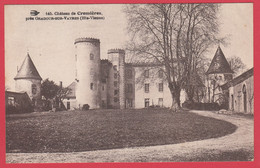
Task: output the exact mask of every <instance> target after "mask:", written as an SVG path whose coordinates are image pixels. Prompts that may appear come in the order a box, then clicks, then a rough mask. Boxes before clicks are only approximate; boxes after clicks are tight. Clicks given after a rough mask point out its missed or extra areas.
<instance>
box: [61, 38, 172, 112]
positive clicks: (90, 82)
mask: <svg viewBox="0 0 260 168" xmlns="http://www.w3.org/2000/svg"><path fill="white" fill-rule="evenodd" d="M74 45H75V50H76V54H75V64H76V72H75V81H74V82H72V84H71V85H70V86H69V88H71V90H72V92H71V94H69V95H68V96H67V99H65V100H64V101H63V103H64V105H65V107H66V108H67V109H74V108H79V109H80V108H82V107H83V105H84V104H88V105H89V106H90V108H91V109H96V108H120V109H124V108H143V107H149V106H151V105H158V106H169V107H170V105H171V94H170V91H169V89H167V85H166V82H163V79H162V76H163V74H162V73H161V72H159V70H158V69H157V70H153V69H151V68H150V67H151V66H154V65H151V64H150V65H149V64H146V65H145V67H144V65H140V64H130V63H126V62H125V51H124V50H122V49H110V50H108V52H107V57H108V59H104V60H101V59H100V41H99V39H94V38H78V39H76V40H75V42H74ZM143 68H144V69H145V71H143ZM154 71H156V72H157V71H158V80H156V81H154V80H153V79H152V78H150V77H149V74H150V75H151V74H152V73H156V72H154ZM143 72H145V73H143ZM140 75H144V79H145V81H144V83H142V84H138V82H137V81H136V80H137V77H138V76H140ZM139 85H141V87H139ZM142 85H143V87H142Z"/></svg>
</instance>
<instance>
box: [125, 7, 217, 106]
mask: <svg viewBox="0 0 260 168" xmlns="http://www.w3.org/2000/svg"><path fill="white" fill-rule="evenodd" d="M218 8H219V5H217V4H131V5H126V7H125V10H124V11H125V13H126V14H127V19H128V31H129V33H130V34H131V41H130V45H129V46H128V49H129V51H130V52H132V55H134V56H136V57H137V58H138V60H139V61H141V62H149V63H151V62H152V63H156V64H160V65H161V66H162V67H163V71H164V74H165V76H166V81H167V83H168V87H169V89H170V92H171V95H172V108H173V109H175V110H177V109H178V108H179V107H180V91H181V89H185V90H186V92H187V94H189V93H190V94H191V93H192V92H193V91H192V89H191V86H192V84H191V76H192V72H193V71H197V69H198V67H199V66H198V65H199V64H200V63H201V62H200V59H199V58H201V57H203V54H204V53H205V52H206V51H207V49H208V47H210V46H211V45H212V44H214V43H215V42H217V41H218V42H219V41H221V40H219V39H217V37H216V34H217V33H218V23H217V17H216V14H217V12H218Z"/></svg>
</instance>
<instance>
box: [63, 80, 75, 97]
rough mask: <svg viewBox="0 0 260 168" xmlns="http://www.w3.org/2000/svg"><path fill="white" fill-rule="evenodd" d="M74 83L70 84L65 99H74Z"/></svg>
mask: <svg viewBox="0 0 260 168" xmlns="http://www.w3.org/2000/svg"><path fill="white" fill-rule="evenodd" d="M76 85H77V83H76V82H72V83H71V84H70V85H69V86H68V88H69V89H71V90H70V93H69V94H68V95H66V98H76Z"/></svg>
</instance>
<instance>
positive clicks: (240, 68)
mask: <svg viewBox="0 0 260 168" xmlns="http://www.w3.org/2000/svg"><path fill="white" fill-rule="evenodd" d="M227 60H228V62H229V64H230V67H231V70H232V71H233V72H234V76H237V75H239V74H241V73H242V72H244V71H245V69H246V65H245V64H244V63H243V62H242V60H241V58H240V57H237V56H232V57H229V58H227Z"/></svg>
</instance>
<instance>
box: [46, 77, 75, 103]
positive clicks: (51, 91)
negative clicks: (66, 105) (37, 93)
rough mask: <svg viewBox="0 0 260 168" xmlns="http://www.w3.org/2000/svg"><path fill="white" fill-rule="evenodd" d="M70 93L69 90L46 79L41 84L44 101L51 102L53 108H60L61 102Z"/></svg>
mask: <svg viewBox="0 0 260 168" xmlns="http://www.w3.org/2000/svg"><path fill="white" fill-rule="evenodd" d="M70 92H71V89H70V88H63V87H62V86H58V85H57V84H55V82H54V81H52V80H49V79H48V78H47V79H45V80H44V81H43V82H42V85H41V94H42V96H44V98H45V99H46V100H53V103H54V105H55V106H58V107H60V108H61V107H62V100H63V99H64V98H65V97H66V96H67V95H68V94H69V93H70Z"/></svg>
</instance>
